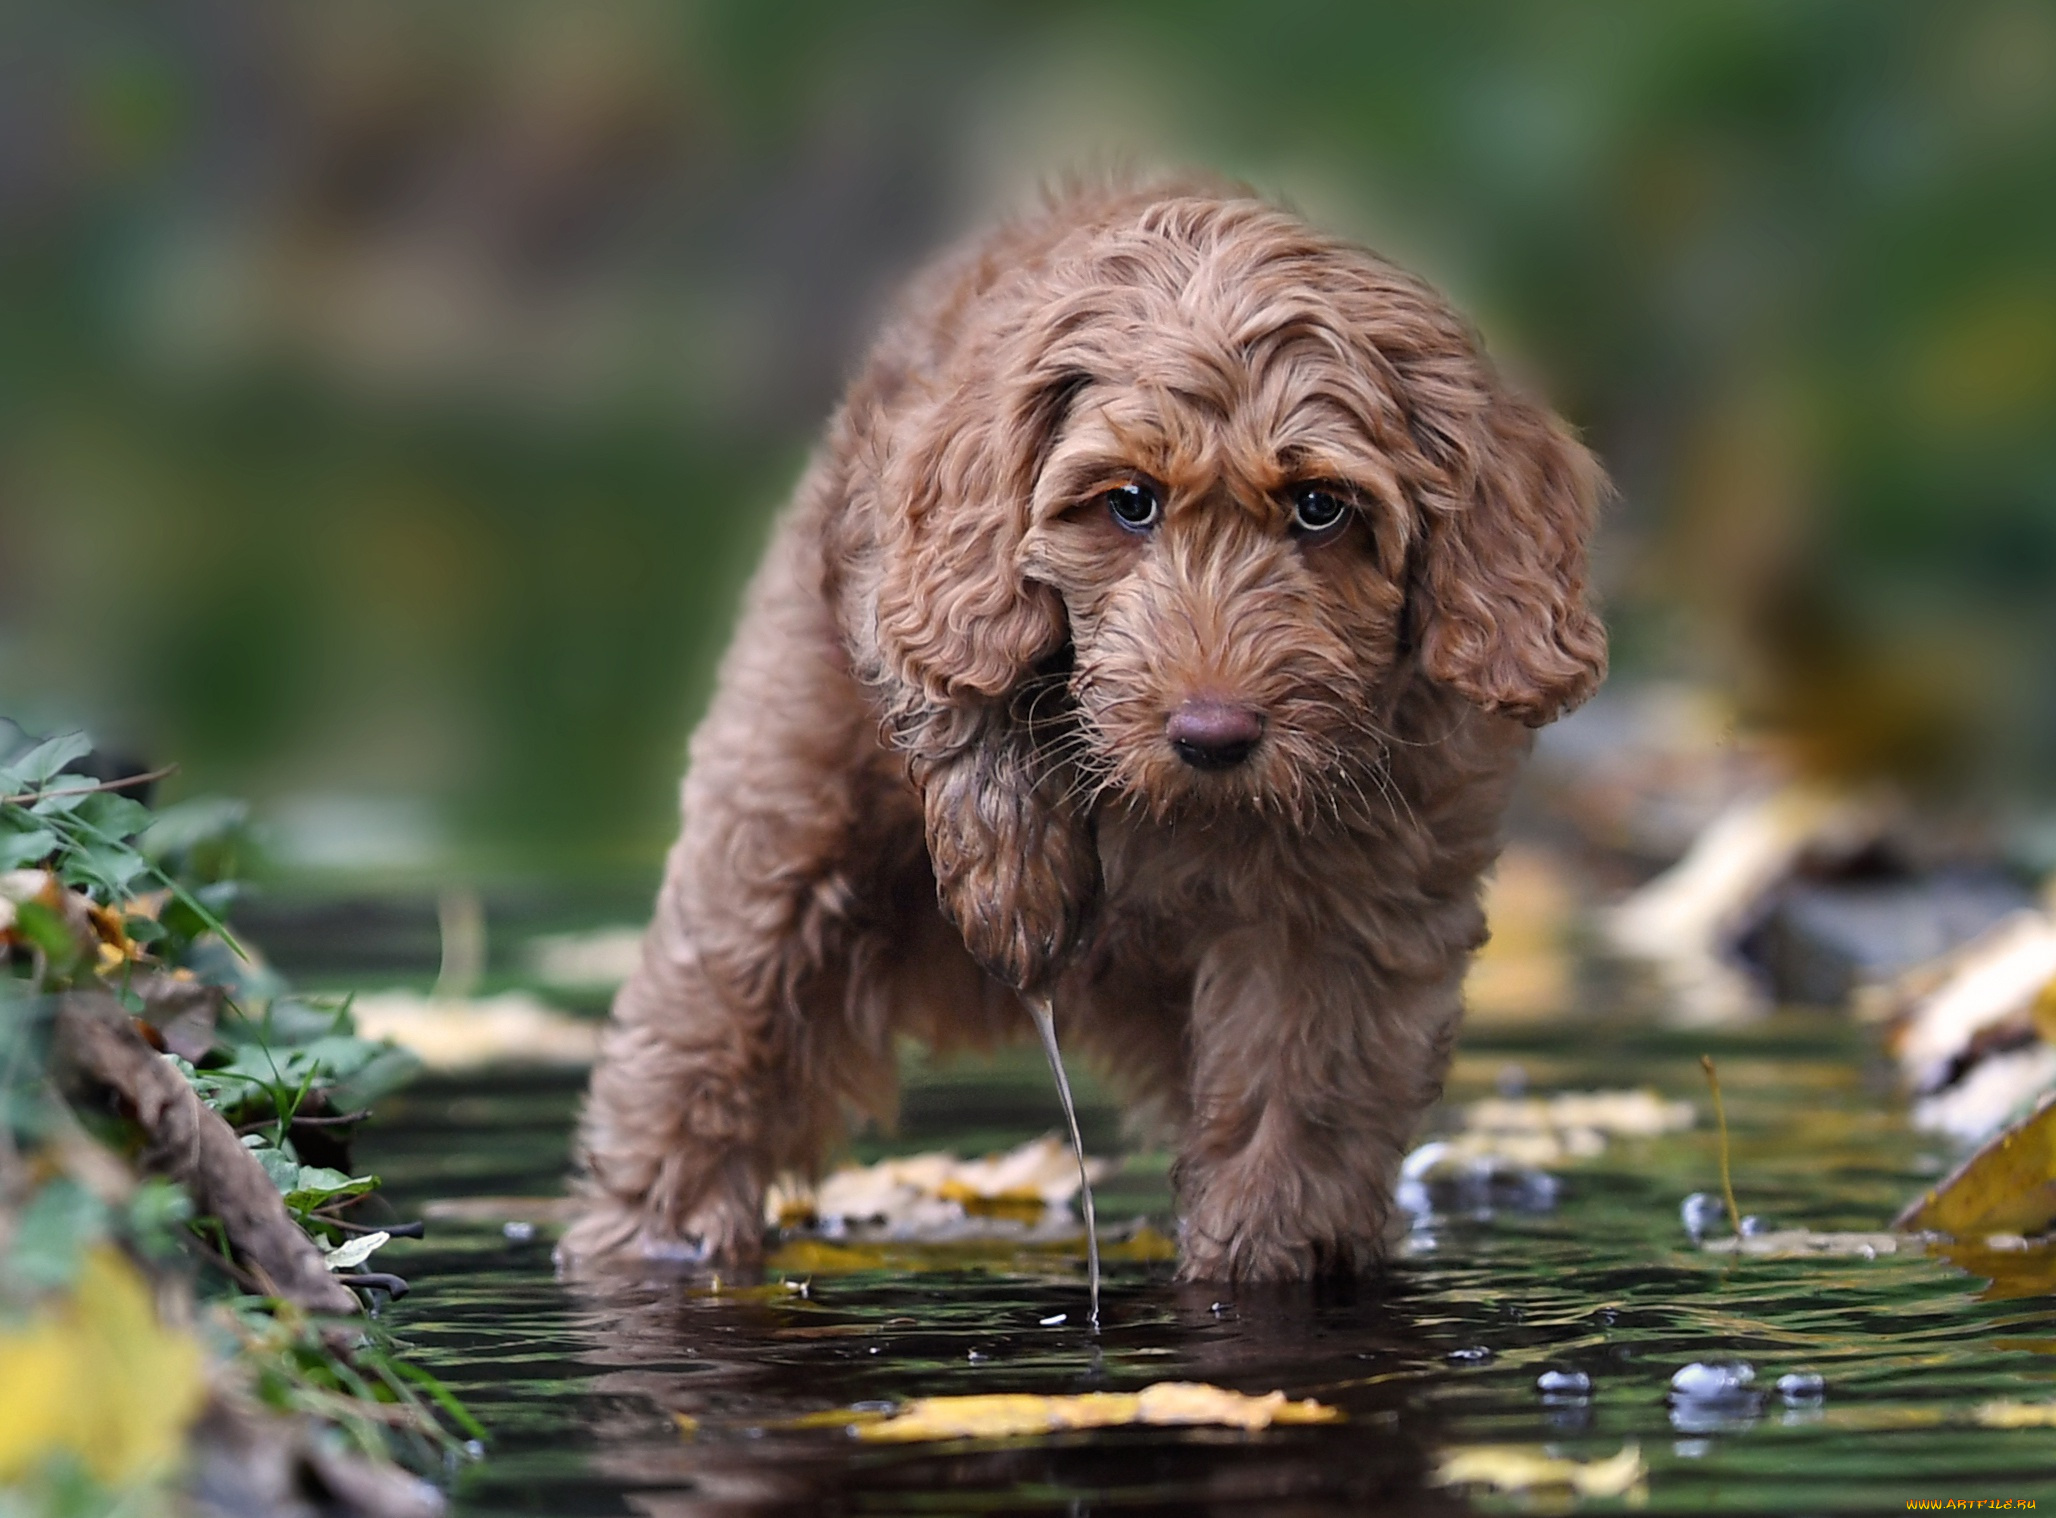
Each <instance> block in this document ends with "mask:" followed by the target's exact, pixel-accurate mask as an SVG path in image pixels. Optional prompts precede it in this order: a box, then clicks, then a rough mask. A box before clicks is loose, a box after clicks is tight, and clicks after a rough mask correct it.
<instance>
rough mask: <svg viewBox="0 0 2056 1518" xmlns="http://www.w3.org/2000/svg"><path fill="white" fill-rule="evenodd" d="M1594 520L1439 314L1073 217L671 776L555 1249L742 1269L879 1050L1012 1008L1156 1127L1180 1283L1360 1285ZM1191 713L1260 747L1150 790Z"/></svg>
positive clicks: (1287, 253)
mask: <svg viewBox="0 0 2056 1518" xmlns="http://www.w3.org/2000/svg"><path fill="white" fill-rule="evenodd" d="M1137 480H1140V481H1147V482H1149V483H1150V484H1151V485H1152V486H1153V488H1155V489H1156V490H1157V491H1158V492H1159V493H1160V494H1161V497H1162V500H1163V503H1164V509H1163V519H1162V522H1161V524H1160V525H1159V526H1158V527H1157V528H1156V529H1155V530H1154V531H1152V532H1149V533H1134V532H1129V531H1126V530H1124V529H1122V528H1121V527H1120V526H1118V525H1117V524H1116V523H1115V522H1114V521H1113V520H1112V518H1111V517H1110V516H1109V515H1108V514H1107V511H1106V509H1105V493H1106V492H1107V491H1108V490H1109V489H1112V488H1115V487H1117V486H1119V485H1121V484H1123V483H1125V482H1131V481H1137ZM1309 481H1313V482H1320V483H1322V484H1324V485H1326V486H1330V487H1333V488H1334V489H1336V490H1338V491H1341V492H1346V494H1347V496H1348V498H1349V499H1350V500H1351V501H1353V503H1354V505H1353V510H1352V517H1351V520H1350V521H1349V524H1348V525H1347V526H1346V528H1344V529H1343V531H1342V532H1341V534H1340V535H1339V536H1337V537H1335V538H1333V539H1332V540H1331V541H1325V542H1315V541H1311V540H1306V539H1302V538H1299V537H1295V536H1294V534H1293V533H1292V532H1291V531H1290V530H1289V527H1288V524H1289V518H1290V511H1291V508H1290V506H1289V505H1288V504H1287V501H1288V492H1289V490H1290V489H1291V487H1293V486H1294V485H1295V484H1301V483H1304V482H1309ZM1601 488H1602V480H1601V476H1600V472H1599V470H1598V467H1597V466H1596V464H1595V463H1594V461H1593V460H1592V458H1591V457H1590V455H1589V454H1587V453H1586V452H1585V450H1584V449H1583V448H1582V447H1580V446H1579V445H1578V443H1577V442H1576V441H1574V440H1573V438H1572V437H1571V436H1570V435H1569V433H1568V432H1567V431H1566V430H1565V428H1564V427H1563V425H1562V424H1561V423H1560V422H1558V421H1557V420H1556V419H1555V418H1554V417H1552V416H1551V415H1550V414H1549V413H1548V412H1546V411H1545V410H1543V409H1541V408H1539V407H1538V406H1536V405H1535V404H1534V403H1533V402H1531V401H1528V400H1526V399H1524V398H1522V397H1521V396H1519V395H1517V394H1515V393H1514V392H1512V391H1511V390H1510V389H1509V388H1508V387H1507V386H1506V385H1505V384H1503V383H1502V382H1501V381H1500V379H1499V378H1498V377H1497V376H1496V375H1495V373H1494V372H1493V370H1492V368H1491V367H1490V365H1489V364H1488V362H1487V361H1486V359H1485V358H1484V357H1483V355H1482V353H1481V351H1480V347H1479V345H1478V343H1477V341H1476V339H1475V338H1474V337H1473V335H1472V333H1471V332H1470V330H1469V328H1468V327H1467V326H1466V325H1465V324H1464V323H1463V321H1462V320H1461V319H1460V318H1459V317H1457V316H1456V315H1455V314H1454V313H1453V312H1452V311H1451V310H1450V309H1449V308H1448V307H1447V306H1446V305H1445V304H1444V303H1443V302H1442V300H1441V299H1440V298H1439V297H1437V296H1436V295H1435V294H1434V292H1433V291H1431V290H1429V289H1428V288H1427V287H1426V286H1425V285H1423V284H1421V283H1420V282H1419V281H1417V280H1415V279H1413V278H1412V277H1410V276H1409V275H1407V274H1404V273H1402V272H1401V271H1399V270H1397V269H1395V268H1393V267H1392V266H1391V265H1389V264H1387V263H1384V262H1383V261H1381V260H1379V259H1378V258H1376V257H1374V256H1372V255H1370V254H1368V253H1366V252H1364V251H1362V250H1360V249H1357V248H1354V247H1351V246H1348V245H1346V244H1343V243H1340V242H1337V241H1334V240H1331V239H1329V238H1326V237H1323V236H1321V235H1320V234H1318V233H1316V232H1314V231H1312V230H1310V229H1309V228H1308V227H1306V226H1305V225H1303V224H1302V223H1301V222H1299V221H1298V220H1296V219H1295V218H1293V217H1292V216H1290V215H1288V214H1286V213H1285V212H1282V211H1279V210H1276V209H1274V208H1272V207H1270V206H1267V205H1265V204H1263V203H1262V202H1260V201H1257V200H1255V199H1251V198H1246V197H1242V196H1238V195H1235V194H1232V193H1231V194H1221V193H1216V192H1213V191H1210V190H1190V189H1169V190H1156V191H1142V192H1114V191H1107V192H1096V193H1081V194H1074V195H1071V196H1069V197H1067V198H1064V199H1062V200H1060V201H1058V202H1057V203H1055V204H1053V205H1051V206H1050V207H1048V208H1047V209H1046V210H1045V211H1044V212H1043V213H1042V214H1041V215H1039V216H1037V217H1035V218H1033V219H1030V220H1027V221H1024V222H1021V223H1018V224H1015V225H1011V226H1007V227H1004V228H1002V229H1000V230H999V231H997V232H994V233H992V234H989V235H988V236H986V237H985V238H984V239H982V240H980V241H978V242H976V243H973V244H971V245H970V246H969V247H968V248H967V249H965V250H963V251H962V252H960V253H959V254H958V255H957V256H955V257H954V258H952V259H949V260H947V261H945V262H944V263H943V264H941V265H940V266H938V268H936V269H935V270H934V271H933V272H931V273H930V275H929V276H928V277H927V278H926V279H925V280H923V281H922V282H920V283H919V284H918V285H917V286H916V287H915V290H914V292H913V294H912V296H911V298H910V299H909V301H908V302H907V304H906V305H905V307H904V309H903V310H902V312H901V314H900V315H899V317H898V318H897V319H896V320H895V321H894V322H893V323H892V324H891V325H890V326H889V327H888V329H887V331H886V333H885V335H884V336H883V338H882V339H881V340H880V341H879V343H878V344H877V346H876V348H875V350H874V351H873V353H872V354H871V356H870V358H869V359H868V361H867V363H866V364H865V366H864V368H863V370H862V371H861V373H860V374H859V376H858V377H857V379H856V381H855V383H854V384H853V386H852V387H851V390H850V393H849V395H848V397H847V399H846V400H845V402H844V404H843V406H842V408H841V410H840V411H839V412H838V414H837V415H836V417H835V419H834V421H833V423H832V424H831V426H830V428H829V431H828V435H827V438H826V441H825V443H824V445H823V447H822V449H821V451H820V453H819V454H818V456H817V457H816V459H815V460H814V463H813V465H812V466H811V468H810V469H809V471H808V473H807V475H806V477H805V479H804V480H803V481H802V483H801V485H800V487H799V490H798V495H797V498H796V500H795V501H794V502H793V504H792V506H791V508H790V509H789V510H788V512H787V513H786V515H785V517H784V519H783V521H782V523H781V525H780V527H779V530H778V533H777V536H776V538H775V541H774V543H773V546H772V548H771V550H770V552H769V554H768V556H767V558H766V560H765V562H764V564H763V566H762V568H761V569H760V570H759V572H758V574H757V577H756V579H755V582H754V584H753V587H752V589H751V591H750V594H749V597H748V602H747V606H746V609H745V611H744V614H743V617H742V622H741V626H740V627H739V629H738V631H737V634H736V638H735V642H734V644H733V646H732V647H731V648H730V650H729V652H728V655H727V658H726V661H725V663H724V664H723V666H722V671H721V679H720V686H719V691H718V693H717V695H716V697H715V699H714V703H713V706H712V709H711V710H710V711H709V713H708V715H707V718H706V720H705V722H704V723H703V724H702V725H701V727H700V729H699V731H698V732H697V733H696V734H695V736H694V739H693V743H692V755H691V764H690V767H689V770H688V773H687V776H686V780H685V785H684V817H685V825H684V830H683V832H682V834H681V836H680V838H679V840H678V842H677V844H676V846H675V847H674V849H673V850H672V853H671V856H670V860H669V864H668V866H667V868H666V871H665V875H664V882H663V887H662V892H661V896H660V898H659V901H658V903H657V910H656V916H655V920H654V922H653V923H652V925H651V927H650V930H649V934H648V937H647V939H646V941H645V947H644V955H643V962H642V968H641V970H640V972H639V973H638V974H637V975H636V976H635V978H634V979H633V980H631V981H630V983H629V984H628V985H627V986H626V987H624V988H623V990H622V992H621V994H620V997H619V999H618V1000H617V1001H616V1003H615V1007H614V1016H613V1021H612V1023H611V1025H610V1027H609V1030H608V1032H607V1036H606V1041H605V1046H604V1053H603V1056H602V1059H601V1062H600V1065H599V1067H598V1068H597V1069H596V1071H595V1072H594V1075H593V1083H592V1091H591V1095H590V1098H589V1101H588V1103H587V1106H586V1111H585V1117H584V1122H583V1126H582V1128H581V1134H580V1153H581V1158H582V1161H583V1164H584V1167H585V1172H586V1174H585V1179H584V1181H583V1187H584V1195H585V1210H584V1213H583V1215H582V1217H581V1218H580V1220H579V1221H578V1222H577V1223H576V1224H575V1226H574V1227H573V1228H572V1230H571V1231H570V1232H569V1233H568V1234H567V1236H566V1237H565V1239H564V1242H563V1246H562V1249H563V1257H564V1258H565V1259H566V1260H567V1261H568V1262H571V1263H573V1264H577V1263H580V1262H584V1261H592V1260H598V1259H603V1258H606V1257H621V1256H627V1257H633V1258H645V1259H646V1258H663V1257H670V1258H684V1259H709V1258H720V1259H724V1260H729V1261H734V1262H743V1263H747V1262H748V1261H750V1260H752V1259H753V1258H755V1257H756V1255H757V1253H758V1251H759V1250H760V1248H761V1222H760V1218H761V1205H762V1195H763V1191H764V1187H765V1185H766V1183H767V1182H768V1181H769V1180H770V1179H771V1178H772V1176H773V1175H774V1174H776V1173H778V1172H780V1171H784V1170H797V1171H801V1172H810V1171H813V1170H815V1169H816V1168H817V1167H818V1166H819V1165H820V1164H821V1163H822V1162H823V1160H824V1158H825V1156H826V1155H827V1154H828V1152H829V1151H830V1149H831V1148H832V1146H833V1145H834V1143H835V1142H836V1140H837V1139H838V1137H839V1136H840V1135H841V1134H842V1132H843V1131H844V1130H845V1127H846V1125H847V1124H848V1122H849V1121H851V1120H852V1119H853V1118H856V1117H859V1116H863V1115H873V1116H881V1117H882V1116H887V1115H889V1109H890V1107H891V1103H892V1099H893V1057H892V1049H893V1041H894V1039H895V1037H896V1036H897V1035H900V1034H912V1035H915V1036H918V1037H920V1038H923V1039H926V1040H928V1041H929V1042H930V1043H932V1044H934V1045H937V1046H939V1047H942V1048H945V1049H946V1048H949V1047H951V1046H955V1045H961V1044H979V1043H984V1042H989V1041H991V1040H994V1039H999V1038H1005V1037H1011V1036H1015V1035H1017V1034H1018V1033H1021V1032H1023V1031H1025V1028H1026V1022H1025V1019H1024V1017H1023V1016H1022V1013H1021V1011H1020V1007H1019V1002H1018V998H1017V992H1021V991H1027V992H1033V993H1048V994H1052V995H1053V996H1054V998H1055V1002H1056V1006H1057V1010H1058V1017H1059V1021H1060V1024H1061V1025H1062V1027H1063V1029H1064V1034H1065V1037H1066V1039H1067V1041H1068V1042H1070V1043H1071V1044H1073V1045H1075V1046H1077V1047H1079V1048H1082V1049H1084V1050H1086V1051H1088V1053H1089V1054H1090V1055H1091V1056H1093V1057H1095V1058H1096V1059H1097V1060H1098V1062H1099V1063H1100V1064H1101V1066H1102V1067H1103V1068H1104V1069H1105V1070H1106V1071H1107V1072H1108V1074H1109V1075H1110V1077H1111V1078H1112V1079H1113V1080H1115V1081H1116V1082H1117V1083H1118V1084H1119V1085H1120V1086H1121V1087H1123V1088H1124V1089H1125V1090H1126V1092H1127V1093H1129V1094H1130V1095H1131V1096H1132V1098H1133V1099H1134V1100H1135V1101H1136V1103H1137V1104H1138V1105H1139V1106H1142V1107H1144V1108H1146V1109H1148V1110H1150V1111H1153V1112H1154V1113H1155V1114H1156V1115H1157V1116H1158V1117H1159V1118H1160V1119H1161V1120H1162V1121H1163V1122H1165V1123H1166V1124H1168V1125H1169V1126H1170V1127H1171V1128H1172V1129H1174V1130H1175V1131H1176V1133H1177V1134H1178V1144H1179V1158H1178V1161H1177V1166H1176V1169H1175V1172H1174V1180H1175V1184H1176V1189H1177V1195H1178V1203H1179V1210H1180V1215H1181V1220H1182V1227H1181V1232H1182V1248H1183V1255H1182V1261H1181V1267H1180V1268H1181V1272H1182V1274H1183V1275H1184V1276H1185V1277H1187V1278H1190V1279H1213V1278H1230V1279H1244V1280H1250V1279H1278V1278H1292V1277H1301V1276H1306V1275H1309V1274H1312V1273H1315V1272H1318V1271H1325V1270H1354V1269H1359V1268H1362V1267H1364V1266H1366V1265H1367V1264H1370V1263H1372V1262H1374V1261H1375V1260H1376V1259H1377V1258H1378V1256H1379V1255H1380V1253H1381V1251H1382V1250H1383V1248H1384V1247H1385V1245H1386V1243H1387V1241H1388V1240H1389V1237H1390V1235H1391V1232H1392V1226H1393V1218H1392V1193H1393V1187H1394V1183H1395V1178H1396V1172H1397V1166H1398V1163H1399V1159H1400V1156H1401V1155H1402V1153H1403V1152H1404V1149H1405V1147H1406V1144H1407V1142H1408V1140H1409V1138H1410V1135H1411V1133H1412V1130H1413V1129H1414V1127H1415V1125H1416V1123H1417V1122H1418V1120H1419V1119H1420V1117H1421V1115H1422V1113H1423V1112H1424V1110H1425V1109H1426V1108H1427V1106H1428V1105H1429V1104H1430V1103H1431V1102H1432V1101H1433V1100H1434V1099H1435V1097H1436V1095H1437V1093H1438V1091H1439V1089H1440V1084H1441V1080H1442V1076H1443V1072H1444V1069H1445V1067H1446V1065H1447V1062H1448V1057H1449V1051H1450V1046H1451V1042H1452V1040H1453V1038H1454V1036H1455V1032H1456V1026H1457V1021H1458V1017H1459V1015H1460V1010H1461V1006H1460V986H1461V982H1462V978H1463V972H1464V968H1465V965H1466V963H1467V961H1468V959H1469V957H1470V954H1471V952H1472V951H1473V950H1474V949H1475V948H1476V946H1477V945H1478V944H1479V942H1480V941H1481V940H1482V938H1483V936H1484V920H1483V917H1482V914H1481V912H1480V910H1479V906H1478V887H1479V878H1480V876H1481V874H1482V873H1483V872H1484V871H1485V870H1486V869H1487V868H1488V867H1489V866H1490V864H1491V862H1492V860H1493V858H1494V857H1495V855H1496V853H1497V849H1498V824H1499V818H1500V814H1501V812H1502V810H1503V807H1504V804H1505V801H1506V797H1507V793H1508V789H1509V787H1510V785H1511V783H1512V780H1513V777H1514V774H1515V771H1516V768H1517V766H1518V764H1519V762H1520V760H1521V757H1522V756H1523V754H1524V753H1525V751H1526V749H1527V747H1528V743H1529V739H1530V733H1529V729H1530V728H1531V727H1533V726H1537V725H1540V724H1542V723H1544V722H1547V721H1549V720H1550V719H1551V718H1552V717H1554V716H1555V715H1557V714H1558V713H1559V712H1561V711H1563V710H1565V709H1566V708H1568V707H1570V706H1572V705H1575V704H1576V703H1577V702H1579V701H1581V700H1583V699H1584V698H1585V696H1587V695H1588V694H1590V692H1591V691H1592V689H1593V687H1594V686H1595V685H1596V684H1597V683H1598V681H1599V680H1600V679H1601V677H1602V675H1603V674H1604V669H1605V659H1606V654H1605V634H1604V630H1603V628H1602V627H1601V625H1600V622H1599V620H1598V618H1597V617H1596V616H1595V614H1594V612H1593V611H1592V609H1591V608H1590V606H1589V605H1588V603H1587V599H1586V588H1585V578H1586V574H1585V544H1586V538H1587V535H1588V533H1589V530H1590V527H1591V523H1592V516H1593V511H1594V505H1595V499H1596V497H1597V496H1598V494H1599V492H1600V490H1601ZM1192 700H1211V701H1225V702H1233V703H1236V704H1239V705H1240V706H1243V707H1245V708H1248V709H1253V710H1254V711H1256V712H1258V713H1260V714H1261V718H1262V722H1263V735H1262V739H1261V741H1260V742H1259V744H1258V746H1257V748H1256V750H1255V752H1254V753H1253V754H1251V755H1250V757H1249V758H1248V759H1247V760H1246V761H1245V762H1243V763H1241V764H1239V765H1235V766H1233V767H1232V768H1228V769H1222V770H1205V769H1199V768H1195V767H1193V766H1192V765H1191V764H1188V763H1186V762H1185V761H1184V760H1182V759H1181V758H1180V756H1179V753H1178V751H1177V750H1176V749H1175V748H1174V747H1173V745H1172V744H1171V743H1170V742H1169V741H1168V740H1167V738H1166V734H1165V727H1166V722H1167V719H1168V717H1169V715H1170V714H1171V713H1172V712H1174V711H1176V710H1177V709H1178V708H1179V707H1180V705H1181V703H1184V702H1187V701H1192ZM938 907H939V908H940V910H938Z"/></svg>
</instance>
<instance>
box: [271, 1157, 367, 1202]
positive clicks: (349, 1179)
mask: <svg viewBox="0 0 2056 1518" xmlns="http://www.w3.org/2000/svg"><path fill="white" fill-rule="evenodd" d="M377 1189H378V1177H377V1176H375V1175H344V1174H343V1173H342V1171H340V1170H330V1169H327V1168H326V1167H324V1166H321V1165H302V1166H301V1167H300V1173H299V1176H298V1177H297V1179H296V1180H295V1181H294V1183H293V1186H292V1189H290V1190H289V1191H287V1192H286V1194H285V1195H286V1206H288V1207H290V1208H291V1209H292V1210H293V1211H295V1212H312V1211H313V1210H314V1209H315V1208H317V1207H326V1206H327V1205H328V1204H329V1203H331V1202H340V1201H344V1200H347V1199H348V1198H350V1197H357V1196H363V1195H365V1194H366V1193H367V1192H371V1191H376V1190H377Z"/></svg>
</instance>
